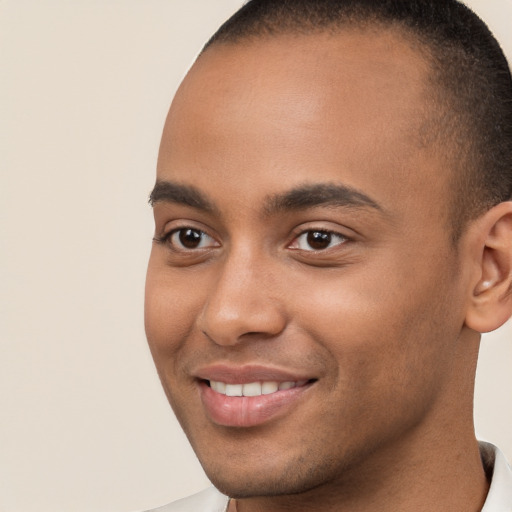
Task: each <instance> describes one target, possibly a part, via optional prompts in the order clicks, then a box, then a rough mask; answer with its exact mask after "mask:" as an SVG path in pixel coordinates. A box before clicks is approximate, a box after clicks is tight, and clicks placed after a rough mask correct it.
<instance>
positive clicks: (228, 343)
mask: <svg viewBox="0 0 512 512" xmlns="http://www.w3.org/2000/svg"><path fill="white" fill-rule="evenodd" d="M426 73H427V69H426V64H424V62H423V61H422V59H421V58H420V57H419V56H418V55H417V54H416V53H415V51H414V50H413V49H411V48H409V46H408V45H407V43H405V42H404V40H402V39H401V38H398V37H397V36H394V35H392V34H385V33H376V32H372V33H371V34H370V33H366V34H365V33H361V32H357V31H352V32H347V33H345V34H342V35H337V36H331V37H329V36H324V35H314V36H307V37H291V36H290V37H285V36H283V37H277V38H272V39H268V40H259V41H255V42H250V43H243V44H239V45H236V46H234V45H219V46H214V47H212V48H211V49H209V50H208V51H207V52H206V53H205V54H204V55H203V56H202V57H201V58H200V59H199V61H198V62H197V63H196V64H195V66H194V67H193V69H192V71H191V72H190V73H189V75H188V77H187V78H186V79H185V81H184V83H183V85H182V87H181V88H180V91H179V92H178V94H177V97H176V99H175V101H174V103H173V106H172V108H171V112H170V115H169V118H168V120H167V124H166V128H165V131H164V136H163V140H162V146H161V152H160V158H159V163H158V176H157V182H158V183H159V184H158V185H157V188H156V189H155V202H154V213H155V222H156V232H155V233H156V234H155V236H156V238H157V239H159V241H157V242H155V243H154V245H153V250H152V254H151V259H150V263H149V269H148V277H147V290H146V330H147V335H148V340H149V344H150V347H151V350H152V353H153V357H154V359H155V363H156V366H157V369H158V372H159V375H160V378H161V380H162V383H163V386H164V388H165V391H166V393H167V395H168V397H169V400H170V402H171V405H172V407H173V409H174V411H175V413H176V415H177V417H178V419H179V420H180V422H181V425H182V426H183V428H184V430H185V432H186V433H187V435H188V437H189V439H190V441H191V443H192V446H193V447H194V449H195V451H196V453H197V455H198V457H199V459H200V460H201V462H202V464H203V466H204V468H205V470H206V472H207V474H208V475H209V477H210V478H211V479H212V480H213V482H214V483H215V484H216V485H217V486H218V487H219V488H220V489H221V490H223V491H224V492H226V493H228V494H230V495H231V496H235V497H236V496H239V497H240V496H251V495H272V494H290V493H296V492H300V491H304V490H307V489H312V488H314V487H318V486H321V485H328V484H329V483H330V482H333V481H335V480H336V479H337V480H338V481H339V480H343V479H344V478H345V479H346V480H347V481H348V480H349V479H350V478H349V475H350V474H354V472H358V471H359V472H361V471H362V469H361V468H363V467H364V468H366V470H367V471H368V473H369V474H371V471H372V470H375V468H378V467H379V464H382V463H383V462H384V461H386V460H388V459H389V458H390V457H392V455H391V453H393V452H394V453H395V454H396V452H397V451H399V450H402V452H403V453H406V452H407V450H409V449H410V447H412V446H419V445H422V443H423V444H427V443H428V442H430V441H432V439H435V435H437V434H439V431H440V429H441V425H446V421H449V420H448V419H447V411H446V409H447V407H446V406H447V404H451V405H453V402H454V401H455V398H454V397H456V396H458V395H457V391H456V390H457V389H460V382H459V381H458V379H459V377H456V376H455V375H456V374H460V371H459V370H460V368H458V367H457V364H458V363H457V361H458V351H459V350H460V347H459V345H460V340H459V336H460V332H461V329H462V326H463V323H464V301H460V300H459V298H460V296H461V294H462V293H463V289H464V269H463V267H461V266H460V260H461V256H460V251H456V250H455V249H454V248H453V245H452V243H451V241H450V233H449V229H448V226H449V220H448V218H447V212H448V211H449V207H448V201H449V197H450V191H448V190H447V189H448V186H449V179H448V175H449V171H447V170H446V169H445V168H443V165H442V163H441V159H440V157H438V156H436V155H438V152H436V151H435V150H434V148H429V147H425V146H424V145H422V144H421V141H420V137H419V132H420V131H421V127H422V124H423V122H424V121H425V113H424V105H425V103H426V102H428V89H427V88H426V86H425V85H424V84H425V83H426ZM212 381H213V384H212ZM226 393H227V394H226ZM241 393H244V394H246V395H256V396H243V397H241V396H228V395H233V394H234V395H239V394H241ZM455 412H456V411H454V410H453V409H452V410H451V411H449V413H450V414H452V415H453V414H454V413H455ZM442 428H445V427H444V426H443V427H442ZM381 470H382V469H381ZM338 483H339V482H338Z"/></svg>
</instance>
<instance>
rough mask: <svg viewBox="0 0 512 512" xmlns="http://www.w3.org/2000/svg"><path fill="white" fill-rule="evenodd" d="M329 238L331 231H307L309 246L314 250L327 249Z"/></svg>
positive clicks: (329, 242) (330, 237)
mask: <svg viewBox="0 0 512 512" xmlns="http://www.w3.org/2000/svg"><path fill="white" fill-rule="evenodd" d="M331 239H332V235H331V233H327V232H325V231H309V232H308V234H307V238H306V240H307V243H308V245H309V247H311V248H312V249H314V250H315V251H319V250H321V249H327V247H329V245H330V244H331Z"/></svg>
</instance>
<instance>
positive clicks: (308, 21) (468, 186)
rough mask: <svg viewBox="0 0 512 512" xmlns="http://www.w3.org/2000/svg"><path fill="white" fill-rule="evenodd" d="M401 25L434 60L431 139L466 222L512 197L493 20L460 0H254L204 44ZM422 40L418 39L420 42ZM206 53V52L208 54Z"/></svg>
mask: <svg viewBox="0 0 512 512" xmlns="http://www.w3.org/2000/svg"><path fill="white" fill-rule="evenodd" d="M347 26H352V27H354V26H355V27H360V28H364V27H367V26H369V27H373V26H381V27H383V28H385V27H389V28H395V29H399V30H400V31H401V32H402V33H403V34H404V35H405V36H406V37H411V36H412V38H414V39H415V40H416V42H418V43H419V49H420V51H421V52H422V54H423V55H424V56H425V57H426V58H427V60H428V62H429V64H430V68H431V71H432V76H431V77H430V78H431V80H432V83H433V84H434V85H435V87H433V91H434V97H435V99H436V101H435V102H434V103H435V107H434V108H435V109H436V110H437V113H436V114H434V116H433V117H431V121H430V123H429V130H428V131H429V137H430V138H434V139H435V140H436V141H438V142H439V143H441V144H444V154H446V156H447V158H448V160H447V163H448V167H451V168H453V169H454V171H456V172H454V173H453V187H454V194H453V202H452V205H451V215H450V216H451V223H452V226H453V231H454V238H455V239H458V238H459V236H460V234H461V233H462V231H463V228H464V226H465V225H466V224H467V221H468V220H470V219H473V218H476V217H478V216H479V215H480V214H482V213H483V212H485V211H487V210H488V209H489V208H491V207H492V206H494V205H496V204H498V203H500V202H502V201H508V200H510V199H511V198H512V78H511V74H510V69H509V66H508V63H507V59H506V57H505V55H504V54H503V51H502V49H501V48H500V45H499V44H498V42H497V41H496V39H495V38H494V36H493V35H492V33H491V31H490V30H489V28H488V27H487V26H486V24H485V23H484V22H483V21H482V20H481V19H480V18H479V17H478V16H477V15H476V14H474V13H473V12H472V11H471V10H470V9H469V8H468V7H466V6H465V5H464V4H462V3H460V2H459V1H457V0H250V1H248V2H247V3H246V4H245V5H244V6H243V7H241V8H240V9H239V10H238V11H237V12H236V13H235V14H234V15H233V16H232V17H231V18H229V19H228V20H227V21H226V22H225V23H224V24H223V25H222V26H221V27H220V28H219V30H218V31H217V32H216V33H215V34H214V35H213V36H212V37H211V39H210V40H209V41H208V42H207V43H206V45H205V47H204V48H203V52H205V51H206V50H207V49H208V48H209V47H210V46H212V45H218V44H222V43H225V44H236V43H239V42H242V41H248V40H251V39H258V38H262V37H273V36H278V35H280V34H299V35H300V34H311V33H315V32H325V31H334V32H336V31H339V30H341V29H342V28H343V27H347ZM416 46H418V45H416ZM203 52H202V53H203Z"/></svg>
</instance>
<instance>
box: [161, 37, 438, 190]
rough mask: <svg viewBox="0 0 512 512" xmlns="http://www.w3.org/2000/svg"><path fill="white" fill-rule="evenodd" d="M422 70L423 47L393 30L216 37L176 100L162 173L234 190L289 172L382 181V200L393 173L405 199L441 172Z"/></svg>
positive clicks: (371, 185)
mask: <svg viewBox="0 0 512 512" xmlns="http://www.w3.org/2000/svg"><path fill="white" fill-rule="evenodd" d="M428 75H429V68H428V64H427V62H426V61H425V59H424V58H423V57H422V55H421V54H420V53H419V52H418V50H417V49H415V48H414V47H413V44H412V43H411V42H410V41H409V40H408V39H407V38H406V37H405V36H402V35H401V34H399V33H396V32H394V31H392V30H386V31H384V30H377V29H373V30H365V31H362V30H359V29H358V30H356V29H348V30H347V31H346V32H344V33H339V34H313V35H307V36H294V35H283V36H277V37H269V38H263V39H258V40H251V41H248V42H241V43H237V44H236V45H234V44H218V45H214V46H212V47H210V48H209V49H208V50H207V51H206V52H205V53H204V54H203V55H202V56H201V57H200V58H199V59H198V61H197V62H196V63H195V65H194V66H193V67H192V69H191V71H190V72H189V74H188V75H187V77H186V78H185V80H184V82H183V84H182V85H181V87H180V89H179V91H178V93H177V95H176V97H175V100H174V102H173V104H172V107H171V110H170V112H169V116H168V119H167V123H166V127H165V130H164V136H163V139H162V145H161V153H160V159H159V166H158V172H159V178H160V179H167V178H170V179H173V180H178V181H180V180H183V179H185V180H186V181H187V182H190V183H191V184H194V185H198V186H204V185H205V178H206V179H210V180H215V179H216V178H220V180H219V181H222V182H223V183H224V184H226V182H230V183H233V184H235V183H236V184H239V185H242V183H241V180H242V181H243V184H244V186H245V187H246V190H245V191H244V190H237V193H240V192H242V193H245V192H246V193H247V194H249V196H247V197H250V196H251V194H253V192H254V191H255V190H256V189H258V190H259V189H261V188H262V186H264V184H267V185H268V190H267V191H266V193H267V194H268V193H271V192H272V191H273V190H272V189H279V188H282V187H283V186H284V185H283V184H284V182H286V181H288V180H292V181H293V180H294V179H297V180H301V181H303V182H304V181H311V180H317V179H321V180H322V181H337V180H341V181H343V182H344V183H345V184H347V185H349V186H354V188H357V189H362V190H366V191H368V192H369V193H370V194H373V192H374V191H378V192H383V191H385V190H387V191H388V192H389V194H388V195H389V197H388V199H389V200H396V193H397V187H396V184H397V180H399V181H401V184H402V185H403V186H402V187H401V188H402V189H403V188H404V187H405V189H406V191H407V194H405V195H404V200H409V198H410V196H411V195H416V193H419V192H420V191H422V193H425V187H426V186H427V185H428V186H429V187H430V188H432V186H434V188H436V187H437V185H441V184H440V182H441V181H442V179H441V178H442V177H441V176H439V177H438V178H439V179H437V180H434V181H433V180H432V179H431V176H432V172H434V168H435V167H436V166H437V162H436V161H435V158H434V156H435V155H434V154H433V152H431V151H428V148H425V147H421V143H420V136H419V134H420V131H421V127H422V125H423V124H424V121H425V116H426V110H427V108H428V107H427V105H428V103H429V87H428V86H427V85H426V84H427V83H428ZM418 167H421V168H422V170H423V171H426V170H428V172H418ZM437 167H439V166H437ZM436 172H438V170H437V171H436ZM432 181H433V182H432ZM431 182H432V183H431ZM212 183H213V182H212ZM443 187H444V183H443V184H442V185H441V186H440V187H439V190H437V191H435V190H434V191H432V194H436V192H437V193H439V192H440V191H441V190H442V189H443ZM222 192H223V193H225V192H226V190H225V187H224V189H223V191H222Z"/></svg>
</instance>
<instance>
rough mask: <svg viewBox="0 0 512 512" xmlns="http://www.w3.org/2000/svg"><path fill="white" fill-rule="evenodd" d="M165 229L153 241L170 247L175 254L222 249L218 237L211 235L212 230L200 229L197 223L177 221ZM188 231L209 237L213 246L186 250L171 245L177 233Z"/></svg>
mask: <svg viewBox="0 0 512 512" xmlns="http://www.w3.org/2000/svg"><path fill="white" fill-rule="evenodd" d="M169 224H171V227H169ZM165 228H167V229H165ZM165 228H164V229H163V230H162V231H163V232H162V233H161V234H159V235H155V236H154V237H153V241H155V242H157V243H159V244H163V245H168V246H169V248H170V249H172V250H173V251H175V252H194V251H201V250H203V251H204V250H208V249H211V248H213V247H220V245H221V244H220V242H219V241H218V237H217V236H215V235H213V234H211V233H210V230H208V229H205V228H204V227H199V226H198V225H197V223H195V222H193V221H188V220H180V221H176V222H171V223H168V224H167V225H166V226H165ZM187 229H190V230H193V231H197V232H199V233H202V234H203V235H204V236H206V237H208V238H209V239H210V240H212V241H213V242H214V243H212V244H211V245H208V246H207V247H197V248H186V247H179V246H178V247H177V246H176V244H172V243H171V239H172V237H173V236H174V235H175V234H176V233H178V232H180V231H184V230H187Z"/></svg>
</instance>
